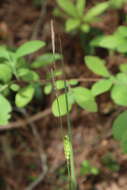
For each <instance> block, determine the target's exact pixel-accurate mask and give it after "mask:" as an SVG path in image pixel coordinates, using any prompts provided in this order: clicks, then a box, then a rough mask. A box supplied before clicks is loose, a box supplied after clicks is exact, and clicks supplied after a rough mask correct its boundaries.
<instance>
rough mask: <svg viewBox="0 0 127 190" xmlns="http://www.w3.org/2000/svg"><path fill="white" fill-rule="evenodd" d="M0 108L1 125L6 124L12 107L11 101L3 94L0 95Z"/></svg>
mask: <svg viewBox="0 0 127 190" xmlns="http://www.w3.org/2000/svg"><path fill="white" fill-rule="evenodd" d="M0 108H1V109H0V125H6V124H7V123H8V119H10V112H11V110H12V108H11V105H10V103H9V101H8V100H7V99H6V98H5V97H4V96H2V95H0Z"/></svg>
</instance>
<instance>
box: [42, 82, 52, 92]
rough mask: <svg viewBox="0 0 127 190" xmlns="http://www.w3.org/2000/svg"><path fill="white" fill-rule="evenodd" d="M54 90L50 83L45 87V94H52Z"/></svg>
mask: <svg viewBox="0 0 127 190" xmlns="http://www.w3.org/2000/svg"><path fill="white" fill-rule="evenodd" d="M52 89H53V87H52V84H51V83H48V84H46V85H45V87H44V93H45V94H47V95H48V94H50V93H51V91H52Z"/></svg>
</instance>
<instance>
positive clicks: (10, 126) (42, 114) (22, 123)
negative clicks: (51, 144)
mask: <svg viewBox="0 0 127 190" xmlns="http://www.w3.org/2000/svg"><path fill="white" fill-rule="evenodd" d="M50 114H51V109H50V108H48V109H46V110H44V111H42V112H39V113H37V114H35V115H33V116H30V117H29V120H27V121H26V120H25V119H22V120H19V121H15V122H11V123H9V124H7V125H3V126H2V125H1V126H0V131H5V130H11V129H15V128H20V127H24V126H26V125H28V124H29V123H30V122H35V121H38V120H40V119H42V118H44V117H46V116H47V115H50Z"/></svg>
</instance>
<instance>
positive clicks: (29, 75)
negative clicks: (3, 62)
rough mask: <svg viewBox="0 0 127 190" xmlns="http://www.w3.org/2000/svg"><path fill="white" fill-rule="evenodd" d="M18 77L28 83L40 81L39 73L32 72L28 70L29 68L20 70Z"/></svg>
mask: <svg viewBox="0 0 127 190" xmlns="http://www.w3.org/2000/svg"><path fill="white" fill-rule="evenodd" d="M17 76H18V77H20V78H21V79H22V80H23V81H26V82H34V81H38V80H39V79H40V77H39V75H38V73H37V72H35V71H32V70H30V69H27V68H21V69H19V70H18V72H17Z"/></svg>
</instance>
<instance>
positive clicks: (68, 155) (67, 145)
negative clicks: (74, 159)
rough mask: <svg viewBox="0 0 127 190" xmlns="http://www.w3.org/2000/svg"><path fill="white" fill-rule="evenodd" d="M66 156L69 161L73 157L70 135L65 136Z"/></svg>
mask: <svg viewBox="0 0 127 190" xmlns="http://www.w3.org/2000/svg"><path fill="white" fill-rule="evenodd" d="M64 154H65V158H66V160H69V159H70V155H71V142H70V138H69V136H68V135H65V137H64Z"/></svg>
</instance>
